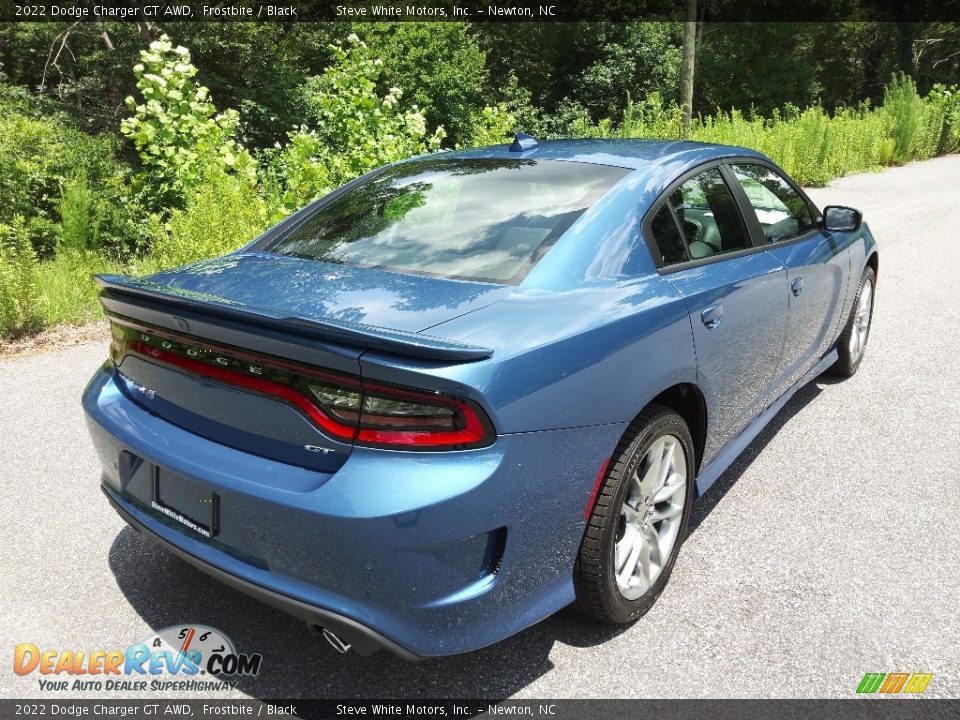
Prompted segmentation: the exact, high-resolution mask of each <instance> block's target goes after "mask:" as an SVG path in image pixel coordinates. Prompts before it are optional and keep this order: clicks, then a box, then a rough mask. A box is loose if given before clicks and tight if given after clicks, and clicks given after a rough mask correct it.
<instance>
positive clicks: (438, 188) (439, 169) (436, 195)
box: [267, 156, 629, 283]
mask: <svg viewBox="0 0 960 720" xmlns="http://www.w3.org/2000/svg"><path fill="white" fill-rule="evenodd" d="M628 172H629V170H625V169H623V168H616V167H610V166H607V165H593V164H588V163H578V162H568V161H562V160H531V159H512V158H511V159H491V158H483V159H469V160H464V159H461V160H453V159H445V158H443V157H442V156H441V157H436V158H429V159H426V160H417V161H414V162H410V163H404V164H401V165H397V166H394V167H391V168H388V169H387V170H385V171H384V172H382V173H380V174H378V175H376V176H375V177H373V178H371V179H370V180H368V181H366V182H364V183H362V184H361V185H358V186H357V187H354V188H351V189H350V190H348V191H347V192H346V193H344V194H343V195H341V196H340V197H338V198H337V199H336V200H334V201H333V202H330V203H328V204H327V205H325V206H323V207H321V208H319V209H318V210H317V211H316V212H314V213H312V214H310V215H308V216H307V217H306V219H304V220H303V221H301V222H300V223H299V224H298V225H296V226H295V227H294V228H293V229H292V230H290V231H289V232H287V233H286V234H285V235H283V236H282V237H280V238H279V239H278V240H277V241H276V242H274V243H273V244H272V245H271V246H269V247H268V248H267V250H269V251H270V252H274V253H279V254H282V255H294V256H297V257H305V258H312V259H316V260H323V261H325V262H331V263H346V264H351V265H361V266H364V267H375V268H382V269H387V270H397V271H400V272H410V273H420V274H425V275H435V276H439V277H448V278H460V279H465V280H479V281H485V282H497V283H517V282H520V280H521V279H523V276H524V275H526V274H527V273H528V272H529V271H530V269H531V268H532V267H533V266H534V265H535V264H536V262H537V261H538V260H539V259H540V258H541V257H542V256H543V254H544V253H545V252H546V250H547V249H548V248H549V247H550V245H552V244H553V243H554V242H555V241H556V239H557V238H558V237H559V236H560V235H561V234H563V232H564V231H565V230H566V229H567V228H569V227H570V225H572V224H573V222H574V221H575V220H576V219H577V218H578V217H579V216H580V215H581V214H582V213H583V212H584V211H585V210H586V209H587V208H589V207H590V206H591V205H592V204H593V203H594V202H596V200H597V199H598V198H599V197H600V196H601V195H603V193H605V192H606V191H607V190H609V189H610V187H611V186H613V184H614V183H616V182H617V181H618V180H619V179H620V178H622V177H623V176H624V175H626V174H627V173H628Z"/></svg>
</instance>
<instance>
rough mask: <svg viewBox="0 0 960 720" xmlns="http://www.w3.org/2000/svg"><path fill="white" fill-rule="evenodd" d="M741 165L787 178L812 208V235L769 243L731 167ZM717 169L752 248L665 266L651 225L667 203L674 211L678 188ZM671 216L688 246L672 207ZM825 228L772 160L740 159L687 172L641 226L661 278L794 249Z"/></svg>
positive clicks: (727, 159)
mask: <svg viewBox="0 0 960 720" xmlns="http://www.w3.org/2000/svg"><path fill="white" fill-rule="evenodd" d="M737 164H754V165H762V166H764V167H766V168H768V169H770V170H773V171H774V172H776V173H777V174H778V175H780V176H781V177H783V179H784V180H786V181H787V184H788V185H789V186H790V187H791V188H792V189H793V190H794V191H795V192H796V193H797V194H798V195H799V196H800V197H801V198H802V199H803V201H804V202H805V203H807V207H808V208H810V214H811V216H812V217H813V220H814V223H815V224H814V226H813V228H811V229H810V231H809V232H806V233H803V234H802V235H798V236H796V237H794V238H790V239H789V240H780V241H779V242H775V243H768V242H766V238H765V237H764V235H763V228H762V227H761V226H760V220H759V219H758V218H757V213H756V210H754V208H753V205H751V204H750V201H749V199H748V198H747V194H746V192H745V191H744V189H743V186H742V185H741V184H740V182H739V181H738V180H737V179H736V176H735V175H734V173H733V170H732V169H731V168H730V167H729V166H730V165H737ZM714 168H719V169H720V174H721V176H722V177H723V179H724V182H725V183H727V186H728V187H729V188H730V192H731V193H732V194H733V198H734V201H735V202H736V205H737V209H738V211H739V212H740V217H741V219H742V220H743V224H744V227H745V228H746V229H747V233H748V235H749V236H750V242H751V247H747V248H742V249H740V250H734V251H732V252H728V253H722V254H720V255H709V256H707V257H705V258H698V259H696V260H694V259H689V260H686V261H684V262H678V263H672V264H670V265H664V262H663V255H662V253H661V252H660V248H659V246H658V245H657V241H656V239H655V238H654V236H653V231H652V229H651V222H652V221H653V218H654V216H655V215H656V214H657V213H658V212H659V211H660V208H661V207H663V205H664V204H665V203H666V204H667V206H668V207H670V205H669V202H668V201H669V198H670V195H671V194H672V193H673V192H674V191H675V190H676V189H677V188H679V187H680V186H681V185H683V183H685V182H686V181H687V180H689V179H690V178H692V177H694V176H696V175H699V174H700V173H703V172H707V171H708V170H712V169H714ZM747 208H749V210H750V212H749V213H747V212H746V210H747ZM670 213H671V215H672V216H673V220H674V223H676V224H677V228H678V230H679V232H680V237H681V238H682V239H683V241H684V245H685V246H686V245H687V242H686V236H685V235H684V234H683V229H682V228H681V227H680V224H679V221H678V220H677V216H676V213H674V212H673V208H672V207H670ZM822 226H823V216H822V214H821V213H820V210H819V209H818V208H817V206H816V205H814V204H813V202H812V201H811V200H810V198H809V197H808V196H807V194H806V193H805V192H803V190H801V189H800V187H799V186H798V185H797V184H796V183H795V182H794V181H793V179H792V178H791V177H790V176H789V175H788V174H787V173H786V172H784V170H783V169H782V168H780V167H779V166H778V165H777V164H776V163H774V162H773V161H771V160H767V159H766V158H759V157H752V156H747V155H736V156H731V157H723V158H714V159H712V160H708V161H706V162H704V163H701V164H700V165H697V166H696V167H693V168H691V169H689V170H687V171H686V172H685V173H683V174H682V175H680V176H679V177H678V178H676V179H675V180H674V181H673V182H671V183H670V184H669V185H668V186H667V187H666V189H664V191H663V192H662V193H660V196H659V197H658V198H657V199H656V200H655V201H654V202H653V203H652V204H651V205H650V207H649V209H648V210H647V212H646V213H644V216H643V220H642V221H641V223H640V232H641V233H642V234H643V239H644V242H645V243H646V246H647V250H648V251H649V253H650V258H651V259H652V260H653V263H654V265H655V266H656V268H657V273H658V274H660V275H669V274H671V273H675V272H680V271H682V270H689V269H690V268H696V267H700V266H701V265H710V264H712V263H716V262H723V261H724V260H732V259H734V258H739V257H744V256H746V255H752V254H753V253H756V252H763V251H764V250H769V249H771V248H779V247H785V246H787V245H792V244H793V243H798V242H803V241H805V240H809V239H810V238H811V237H813V236H814V234H815V233H820V232H821V230H822ZM687 257H688V258H689V257H690V249H689V246H687Z"/></svg>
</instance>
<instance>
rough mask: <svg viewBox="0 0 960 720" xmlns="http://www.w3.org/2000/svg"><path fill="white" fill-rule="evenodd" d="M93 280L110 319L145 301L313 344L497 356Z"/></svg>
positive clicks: (464, 358)
mask: <svg viewBox="0 0 960 720" xmlns="http://www.w3.org/2000/svg"><path fill="white" fill-rule="evenodd" d="M93 280H94V282H96V283H97V285H99V286H100V287H101V288H102V289H101V290H100V302H101V303H102V304H103V307H104V309H105V310H106V311H107V313H108V314H111V313H113V314H119V315H128V314H129V312H125V309H126V308H127V307H129V306H130V305H131V302H130V301H131V300H136V299H140V300H147V301H150V302H154V303H160V304H162V305H163V306H165V307H169V308H170V309H175V310H181V311H183V310H185V311H187V312H194V313H198V314H200V315H202V316H205V317H220V318H225V319H227V320H238V321H241V322H245V323H250V324H254V325H259V326H262V327H266V328H269V329H271V330H280V331H283V332H286V333H289V334H292V335H299V336H301V337H307V338H310V339H313V340H322V341H326V342H332V343H339V344H342V345H348V346H351V347H356V348H363V349H364V350H375V351H378V352H385V353H390V354H393V355H402V356H403V357H409V358H418V359H422V360H437V361H453V362H473V361H476V360H484V359H486V358H488V357H490V356H491V355H493V350H491V349H490V348H485V347H480V346H477V345H467V344H464V343H458V342H455V341H452V340H444V339H442V338H435V337H430V336H424V335H417V334H416V333H410V332H402V331H399V330H388V329H385V328H379V327H374V326H371V325H362V324H360V323H351V322H343V321H340V320H314V319H311V318H304V317H297V316H289V315H284V314H282V313H281V312H278V311H276V310H270V309H267V308H260V307H253V306H250V305H243V304H240V303H234V302H232V301H231V300H228V299H226V298H221V297H217V296H216V295H206V294H204V293H198V292H193V291H190V290H183V289H181V288H175V287H170V286H169V285H163V284H161V283H156V282H151V281H150V280H143V279H138V278H130V277H126V276H124V275H94V276H93ZM133 304H136V303H133Z"/></svg>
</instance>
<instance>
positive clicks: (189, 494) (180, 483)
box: [150, 465, 220, 538]
mask: <svg viewBox="0 0 960 720" xmlns="http://www.w3.org/2000/svg"><path fill="white" fill-rule="evenodd" d="M152 473H153V483H152V485H153V497H152V499H151V502H150V505H151V507H152V508H153V509H154V510H155V511H157V512H159V513H162V514H163V515H165V516H166V517H168V518H170V519H171V520H173V521H174V522H177V523H179V524H180V525H182V526H184V527H186V528H187V529H189V530H192V531H193V532H195V533H197V534H198V535H201V536H203V537H206V538H212V537H213V536H215V535H216V534H217V531H218V530H219V527H218V524H219V515H220V497H219V496H218V495H217V494H216V493H214V492H212V491H210V490H209V489H208V488H205V487H203V486H202V485H200V484H199V483H196V482H194V481H193V480H191V479H190V478H186V477H184V476H182V475H179V474H177V473H174V472H171V471H170V470H165V469H163V468H161V467H159V466H158V465H154V466H153V467H152Z"/></svg>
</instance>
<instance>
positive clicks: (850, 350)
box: [830, 265, 876, 377]
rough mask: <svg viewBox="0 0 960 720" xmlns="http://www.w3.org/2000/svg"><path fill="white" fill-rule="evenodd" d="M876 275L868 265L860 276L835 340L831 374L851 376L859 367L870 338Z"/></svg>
mask: <svg viewBox="0 0 960 720" xmlns="http://www.w3.org/2000/svg"><path fill="white" fill-rule="evenodd" d="M875 281H876V276H875V275H874V272H873V268H872V267H870V266H869V265H868V266H867V267H866V269H864V271H863V276H862V277H861V278H860V286H859V287H858V288H857V295H856V297H855V298H854V299H853V308H852V309H851V310H850V317H849V318H848V319H847V324H846V326H845V327H844V328H843V332H842V333H840V339H839V340H838V341H837V354H838V355H839V358H838V359H837V362H835V363H834V364H833V366H832V367H831V368H830V373H831V374H832V375H838V376H839V377H852V376H853V375H854V374H855V373H856V372H857V369H858V368H859V367H860V362H861V361H862V360H863V353H864V351H865V350H866V349H867V340H868V339H869V338H870V323H871V321H872V320H873V296H874V287H875V285H876V282H875Z"/></svg>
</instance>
